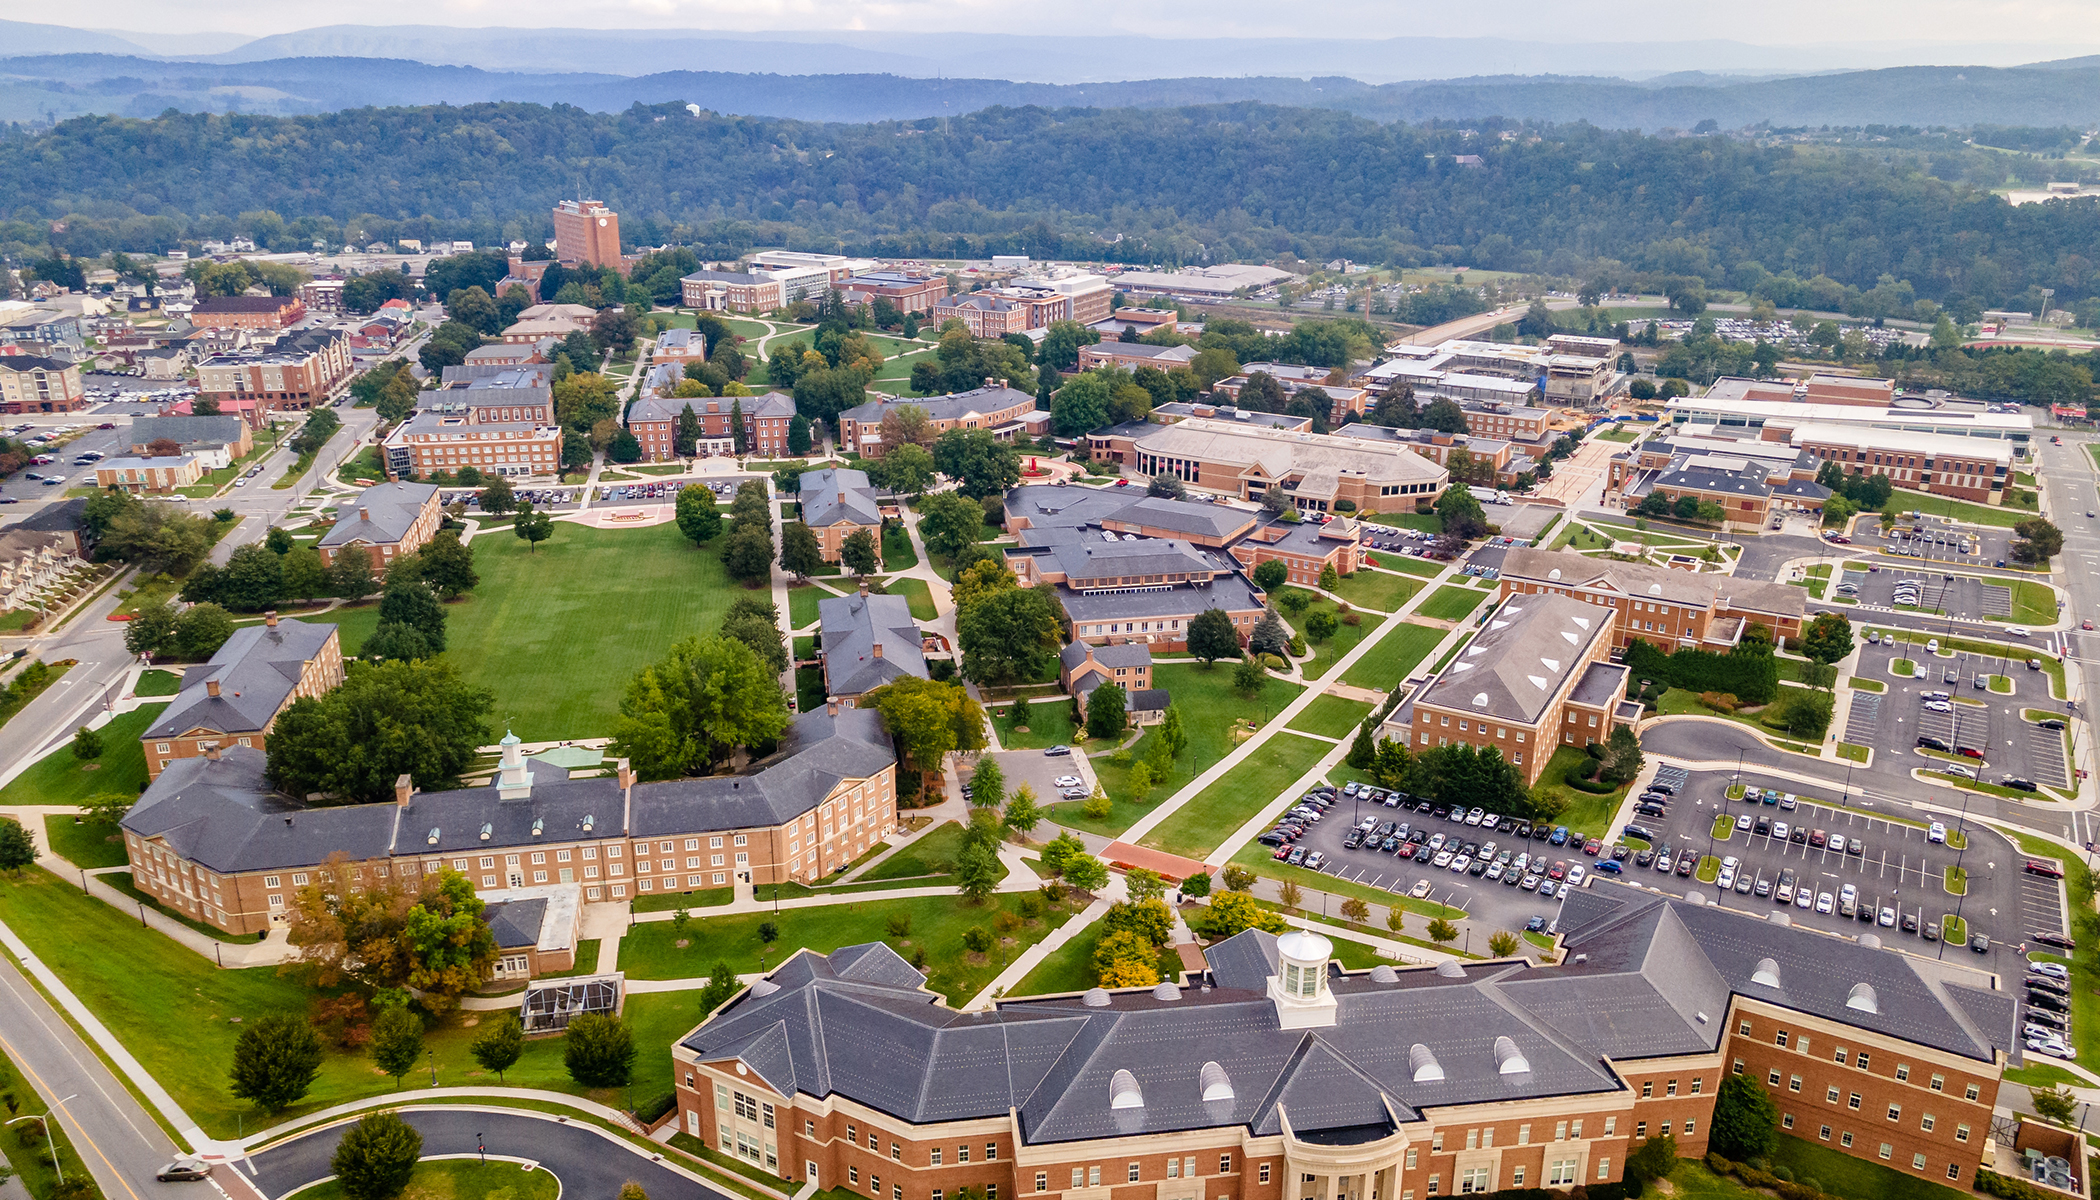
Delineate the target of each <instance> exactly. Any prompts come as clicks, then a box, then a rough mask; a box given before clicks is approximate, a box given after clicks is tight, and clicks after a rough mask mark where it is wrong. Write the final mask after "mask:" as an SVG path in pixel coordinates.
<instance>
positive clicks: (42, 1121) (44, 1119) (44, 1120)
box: [7, 1092, 80, 1183]
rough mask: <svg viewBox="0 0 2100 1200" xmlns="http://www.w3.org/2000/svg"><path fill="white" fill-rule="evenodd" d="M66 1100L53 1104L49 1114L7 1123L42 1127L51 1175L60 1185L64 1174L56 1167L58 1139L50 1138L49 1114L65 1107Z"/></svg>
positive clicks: (62, 1169)
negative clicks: (23, 1122)
mask: <svg viewBox="0 0 2100 1200" xmlns="http://www.w3.org/2000/svg"><path fill="white" fill-rule="evenodd" d="M79 1094H80V1093H79V1092H75V1093H73V1095H72V1096H67V1097H66V1100H71V1099H73V1097H74V1096H78V1095H79ZM66 1100H60V1101H59V1102H58V1103H56V1104H53V1105H52V1106H51V1110H50V1112H43V1113H31V1114H30V1115H28V1116H26V1117H16V1118H14V1120H12V1121H8V1122H7V1124H9V1125H13V1124H16V1123H17V1122H21V1121H35V1122H37V1123H38V1124H39V1125H42V1126H43V1127H44V1141H45V1143H46V1144H48V1145H49V1146H50V1147H51V1173H52V1174H53V1175H56V1176H57V1177H58V1182H60V1183H64V1182H65V1181H66V1172H65V1168H63V1167H61V1166H59V1165H58V1139H57V1138H54V1137H52V1136H51V1113H53V1112H57V1111H58V1110H59V1109H61V1108H63V1107H65V1103H66Z"/></svg>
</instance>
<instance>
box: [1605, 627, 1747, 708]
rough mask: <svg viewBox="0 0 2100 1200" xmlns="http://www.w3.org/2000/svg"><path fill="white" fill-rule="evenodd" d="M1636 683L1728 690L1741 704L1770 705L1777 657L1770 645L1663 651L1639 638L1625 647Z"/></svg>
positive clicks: (1689, 690) (1693, 690)
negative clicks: (1721, 650)
mask: <svg viewBox="0 0 2100 1200" xmlns="http://www.w3.org/2000/svg"><path fill="white" fill-rule="evenodd" d="M1626 665H1627V666H1629V667H1632V668H1633V677H1634V680H1635V681H1636V682H1638V681H1639V680H1642V679H1656V680H1661V681H1663V682H1665V683H1668V684H1669V685H1670V686H1671V687H1675V688H1683V689H1684V690H1685V691H1688V692H1728V693H1730V694H1732V695H1733V696H1735V697H1736V699H1737V700H1739V701H1741V702H1742V703H1744V704H1770V703H1771V702H1772V700H1773V698H1774V697H1776V696H1778V695H1779V660H1778V659H1776V658H1774V657H1773V656H1772V649H1771V647H1770V646H1767V645H1763V644H1760V643H1745V644H1743V645H1740V646H1737V647H1736V648H1735V649H1733V650H1730V651H1729V652H1728V653H1726V654H1716V653H1714V652H1713V651H1711V650H1693V649H1680V650H1678V651H1676V652H1675V653H1673V654H1664V653H1663V652H1662V651H1660V650H1657V649H1656V648H1655V647H1653V646H1651V645H1649V644H1648V643H1647V642H1644V641H1641V640H1639V639H1638V638H1636V639H1635V640H1634V643H1633V644H1632V645H1631V646H1628V647H1627V648H1626Z"/></svg>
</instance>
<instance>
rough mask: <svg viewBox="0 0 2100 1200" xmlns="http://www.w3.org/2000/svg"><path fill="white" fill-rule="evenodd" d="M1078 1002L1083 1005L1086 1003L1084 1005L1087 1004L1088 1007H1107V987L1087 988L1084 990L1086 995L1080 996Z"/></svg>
mask: <svg viewBox="0 0 2100 1200" xmlns="http://www.w3.org/2000/svg"><path fill="white" fill-rule="evenodd" d="M1079 1002H1080V1003H1081V1004H1084V1005H1086V1006H1087V1007H1088V1008H1107V1007H1108V989H1107V988H1088V989H1087V990H1086V995H1084V996H1081V997H1080V998H1079Z"/></svg>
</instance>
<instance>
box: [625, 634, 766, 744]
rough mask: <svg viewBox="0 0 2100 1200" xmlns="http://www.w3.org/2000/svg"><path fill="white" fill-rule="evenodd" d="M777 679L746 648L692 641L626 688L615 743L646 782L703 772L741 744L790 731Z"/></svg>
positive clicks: (716, 640)
mask: <svg viewBox="0 0 2100 1200" xmlns="http://www.w3.org/2000/svg"><path fill="white" fill-rule="evenodd" d="M787 725H788V713H787V698H786V697H785V696H784V695H782V693H781V691H780V681H779V679H778V677H777V676H776V675H775V674H773V673H771V672H769V671H768V670H767V669H766V667H765V664H764V663H762V662H760V661H759V658H758V655H757V654H755V653H753V652H752V650H751V648H750V647H749V646H747V645H745V644H744V643H743V642H741V641H738V640H736V639H734V638H727V637H720V636H717V637H706V638H687V639H685V640H684V641H681V642H679V643H678V644H677V645H675V646H673V647H671V651H670V653H669V654H668V655H667V656H665V657H664V658H663V659H662V660H661V661H659V662H656V663H654V664H652V665H650V666H647V667H644V668H643V669H642V671H641V673H640V674H638V675H636V676H635V677H634V679H633V680H632V681H631V682H630V683H629V684H628V685H627V693H626V695H625V696H624V697H622V699H621V701H620V715H619V717H618V718H617V719H616V720H615V721H614V722H613V735H614V745H615V747H616V748H617V750H618V752H619V753H621V754H624V755H626V756H627V757H628V758H629V759H630V760H631V761H632V764H633V766H634V770H635V772H636V773H637V774H638V775H640V776H641V777H642V778H644V779H671V778H676V777H677V776H680V775H686V774H696V773H697V774H704V773H705V772H706V771H707V770H708V769H709V768H710V767H712V766H713V765H714V764H715V763H718V762H720V761H722V760H723V759H725V758H727V757H728V756H729V754H730V753H731V752H732V751H734V750H735V749H736V747H738V746H749V745H757V744H762V743H767V742H771V741H773V740H774V739H776V738H778V737H779V736H780V735H781V733H782V732H783V731H785V730H786V729H787Z"/></svg>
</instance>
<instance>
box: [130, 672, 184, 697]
mask: <svg viewBox="0 0 2100 1200" xmlns="http://www.w3.org/2000/svg"><path fill="white" fill-rule="evenodd" d="M181 690H182V676H181V674H179V673H177V672H175V671H160V670H154V671H144V672H141V673H140V674H139V681H138V683H137V684H136V685H135V686H134V687H133V688H132V689H131V694H132V695H134V696H172V695H174V694H175V693H176V692H179V691H181Z"/></svg>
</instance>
